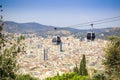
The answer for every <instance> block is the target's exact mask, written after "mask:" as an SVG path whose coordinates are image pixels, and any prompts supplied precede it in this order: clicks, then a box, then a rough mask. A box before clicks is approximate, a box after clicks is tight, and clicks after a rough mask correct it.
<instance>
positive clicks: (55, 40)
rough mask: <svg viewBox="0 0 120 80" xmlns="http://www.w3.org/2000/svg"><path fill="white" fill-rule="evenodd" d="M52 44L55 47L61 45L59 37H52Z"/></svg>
mask: <svg viewBox="0 0 120 80" xmlns="http://www.w3.org/2000/svg"><path fill="white" fill-rule="evenodd" d="M52 43H53V44H56V45H59V44H60V43H61V39H60V37H59V36H54V37H53V39H52Z"/></svg>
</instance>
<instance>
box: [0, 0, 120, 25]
mask: <svg viewBox="0 0 120 80" xmlns="http://www.w3.org/2000/svg"><path fill="white" fill-rule="evenodd" d="M0 4H2V6H3V10H4V11H3V13H2V14H3V16H4V20H5V21H15V22H19V23H26V22H37V23H40V24H44V25H51V26H58V27H66V26H71V25H75V24H81V23H84V22H90V21H96V20H101V19H105V18H111V17H115V16H120V0H0ZM103 26H104V27H113V26H120V21H116V22H112V23H107V24H99V25H95V27H103ZM86 27H87V26H86Z"/></svg>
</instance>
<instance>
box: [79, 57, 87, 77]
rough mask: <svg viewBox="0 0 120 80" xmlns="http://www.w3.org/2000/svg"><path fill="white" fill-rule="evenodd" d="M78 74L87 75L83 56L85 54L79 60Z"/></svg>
mask: <svg viewBox="0 0 120 80" xmlns="http://www.w3.org/2000/svg"><path fill="white" fill-rule="evenodd" d="M79 70H80V71H79V74H80V75H83V76H86V75H88V71H87V69H86V58H85V55H83V58H82V60H81V62H80V69H79Z"/></svg>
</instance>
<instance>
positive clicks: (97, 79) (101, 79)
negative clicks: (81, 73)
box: [92, 71, 108, 80]
mask: <svg viewBox="0 0 120 80" xmlns="http://www.w3.org/2000/svg"><path fill="white" fill-rule="evenodd" d="M92 80H108V79H107V78H106V75H105V73H104V72H100V71H99V72H97V73H95V74H94V75H93V78H92Z"/></svg>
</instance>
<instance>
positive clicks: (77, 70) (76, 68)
mask: <svg viewBox="0 0 120 80" xmlns="http://www.w3.org/2000/svg"><path fill="white" fill-rule="evenodd" d="M73 71H74V72H76V73H77V74H79V68H78V67H77V64H76V66H75V67H74V69H73Z"/></svg>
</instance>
